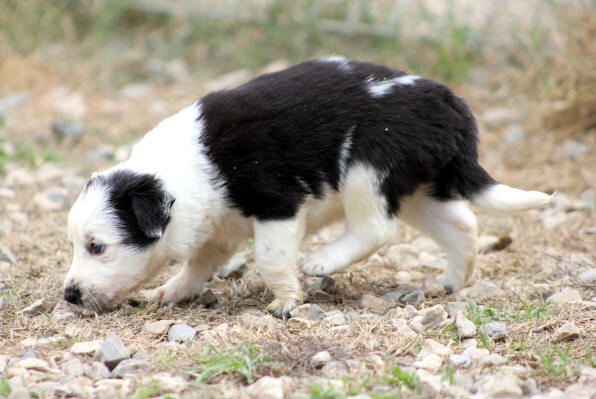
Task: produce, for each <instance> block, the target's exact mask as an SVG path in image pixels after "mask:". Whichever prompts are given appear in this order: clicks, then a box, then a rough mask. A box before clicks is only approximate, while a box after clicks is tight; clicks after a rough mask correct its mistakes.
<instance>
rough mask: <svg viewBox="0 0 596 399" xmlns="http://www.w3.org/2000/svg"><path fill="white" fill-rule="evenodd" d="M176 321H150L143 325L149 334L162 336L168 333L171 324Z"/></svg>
mask: <svg viewBox="0 0 596 399" xmlns="http://www.w3.org/2000/svg"><path fill="white" fill-rule="evenodd" d="M174 323H175V321H174V320H158V321H149V322H147V323H145V324H144V325H143V331H144V332H146V333H147V334H149V335H152V336H155V337H160V336H162V335H164V334H165V333H167V332H168V329H169V328H170V326H171V325H172V324H174Z"/></svg>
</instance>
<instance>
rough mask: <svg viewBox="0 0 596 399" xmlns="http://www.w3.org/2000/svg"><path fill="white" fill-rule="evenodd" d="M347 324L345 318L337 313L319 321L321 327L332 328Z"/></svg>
mask: <svg viewBox="0 0 596 399" xmlns="http://www.w3.org/2000/svg"><path fill="white" fill-rule="evenodd" d="M346 323H347V321H346V318H345V317H344V315H343V314H342V313H341V312H339V311H338V312H337V313H334V312H332V313H330V314H329V315H327V317H325V318H324V319H323V320H322V321H321V325H322V326H323V327H333V326H341V325H345V324H346Z"/></svg>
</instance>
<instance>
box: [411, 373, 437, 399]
mask: <svg viewBox="0 0 596 399" xmlns="http://www.w3.org/2000/svg"><path fill="white" fill-rule="evenodd" d="M416 377H418V384H419V385H420V390H421V391H422V392H423V393H425V394H427V395H432V396H435V395H438V394H439V392H441V386H442V385H443V383H442V381H441V377H440V376H438V375H434V374H431V373H429V372H428V371H426V370H418V371H416Z"/></svg>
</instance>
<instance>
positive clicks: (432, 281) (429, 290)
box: [423, 275, 445, 298]
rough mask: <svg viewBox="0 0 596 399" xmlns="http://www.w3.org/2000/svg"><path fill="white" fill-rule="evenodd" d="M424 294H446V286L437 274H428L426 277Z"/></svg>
mask: <svg viewBox="0 0 596 399" xmlns="http://www.w3.org/2000/svg"><path fill="white" fill-rule="evenodd" d="M423 287H424V295H426V296H427V297H431V298H436V297H439V296H443V295H445V287H444V286H443V284H441V282H440V281H439V280H437V278H436V277H435V276H432V275H430V276H426V277H425V278H424V284H423Z"/></svg>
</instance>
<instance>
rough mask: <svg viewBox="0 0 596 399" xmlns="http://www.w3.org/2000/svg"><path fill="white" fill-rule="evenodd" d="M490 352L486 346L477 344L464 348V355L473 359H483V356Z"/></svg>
mask: <svg viewBox="0 0 596 399" xmlns="http://www.w3.org/2000/svg"><path fill="white" fill-rule="evenodd" d="M489 354H490V352H489V351H488V349H484V348H476V347H475V346H470V347H468V348H466V350H464V353H463V355H464V356H467V357H469V358H470V359H472V361H481V360H482V359H483V358H485V357H487V356H488V355H489Z"/></svg>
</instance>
